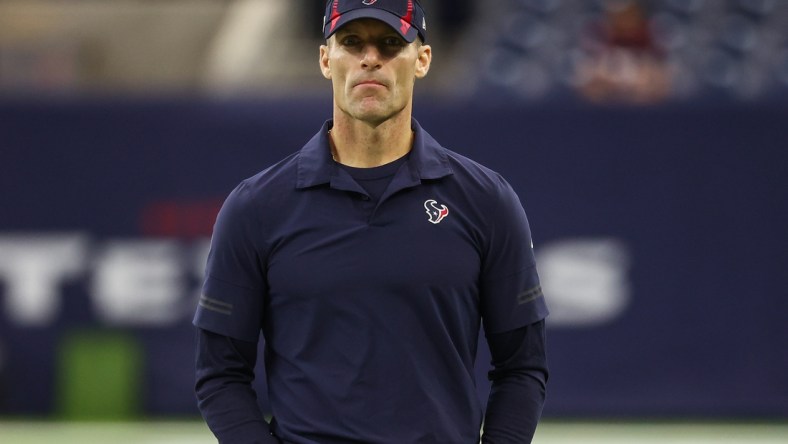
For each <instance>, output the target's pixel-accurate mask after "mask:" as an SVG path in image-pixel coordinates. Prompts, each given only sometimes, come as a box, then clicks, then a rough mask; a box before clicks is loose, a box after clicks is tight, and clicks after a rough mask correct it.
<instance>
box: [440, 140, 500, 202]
mask: <svg viewBox="0 0 788 444" xmlns="http://www.w3.org/2000/svg"><path fill="white" fill-rule="evenodd" d="M443 149H444V150H445V152H446V157H447V159H448V161H449V165H450V166H451V169H452V172H453V173H454V176H455V178H456V180H457V181H458V182H459V183H460V184H461V185H465V186H475V187H480V188H481V189H483V190H486V191H488V192H491V191H495V190H499V189H500V188H501V187H502V186H504V187H508V184H507V182H506V179H504V177H503V176H502V175H501V174H500V173H498V172H497V171H495V170H493V169H492V168H490V167H488V166H486V165H484V164H482V163H480V162H478V161H476V160H474V159H471V158H469V157H467V156H465V155H463V154H460V153H458V152H456V151H452V150H450V149H448V148H443Z"/></svg>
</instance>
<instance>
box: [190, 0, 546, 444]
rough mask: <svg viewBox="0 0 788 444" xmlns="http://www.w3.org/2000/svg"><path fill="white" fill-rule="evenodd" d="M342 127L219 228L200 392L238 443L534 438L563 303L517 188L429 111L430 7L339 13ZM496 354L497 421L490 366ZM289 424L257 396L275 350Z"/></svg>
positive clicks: (287, 165)
mask: <svg viewBox="0 0 788 444" xmlns="http://www.w3.org/2000/svg"><path fill="white" fill-rule="evenodd" d="M324 36H325V38H326V40H327V42H326V44H325V45H323V46H321V47H320V59H319V61H320V69H321V71H322V73H323V75H324V76H325V77H326V78H327V79H330V80H331V82H332V85H333V93H334V111H333V120H329V121H328V122H326V123H325V125H324V126H323V128H321V129H320V131H319V132H318V133H317V134H316V135H315V136H314V137H313V138H312V140H310V141H309V142H308V143H307V144H306V145H305V146H304V147H303V148H302V149H301V150H300V151H299V152H297V153H295V154H293V155H291V156H290V157H288V158H286V159H284V160H282V161H281V162H279V163H277V164H275V165H273V166H272V167H270V168H268V169H266V170H264V171H262V172H261V173H259V174H258V175H256V176H254V177H251V178H249V179H247V180H245V181H243V182H242V183H241V184H240V185H239V186H238V187H237V188H236V189H235V190H234V191H233V192H232V193H231V194H230V196H229V197H228V198H227V200H226V202H225V204H224V206H223V207H222V210H221V212H220V214H219V216H218V218H217V222H216V226H215V228H214V234H213V239H212V245H211V253H210V256H209V259H208V265H207V269H206V279H205V284H204V294H203V296H202V298H201V299H200V305H199V307H198V309H197V314H196V316H195V321H194V323H195V325H196V326H197V327H199V329H198V332H199V339H198V349H197V387H196V390H197V395H198V399H199V406H200V409H201V411H202V413H203V416H204V417H205V419H206V422H207V423H208V425H209V427H210V428H211V430H212V431H213V432H214V434H215V435H216V436H217V437H218V438H219V441H220V442H221V443H233V444H236V443H351V442H354V443H396V444H405V443H476V442H479V439H480V438H479V435H480V430H481V428H482V420H483V419H484V430H483V437H482V438H481V439H482V442H484V443H496V444H498V443H527V442H530V441H531V437H532V435H533V433H534V430H535V428H536V423H537V421H538V419H539V416H540V414H541V409H542V404H543V402H544V388H545V381H546V380H547V367H546V364H545V353H544V318H545V316H546V315H547V308H546V305H545V301H544V298H543V296H542V292H541V287H540V286H539V280H538V276H537V273H536V269H535V263H534V257H533V252H532V244H531V237H530V231H529V227H528V222H527V220H526V216H525V213H524V211H523V209H522V206H521V205H520V202H519V200H518V198H517V196H516V195H515V193H514V191H513V190H512V189H511V187H510V186H509V185H508V184H507V183H506V181H504V179H502V178H501V177H500V176H499V175H498V174H496V173H494V172H492V171H490V170H489V169H487V168H485V167H483V166H480V165H479V164H477V163H475V162H473V161H471V160H469V159H467V158H464V157H462V156H460V155H458V154H456V153H454V152H451V151H449V150H447V149H445V148H443V147H441V146H440V145H439V144H438V143H437V142H436V141H435V140H434V139H433V138H432V137H430V135H429V134H427V133H426V131H424V130H423V129H422V128H421V127H420V126H419V124H418V122H416V121H415V120H414V119H412V117H411V112H412V103H413V102H412V100H413V87H414V83H415V80H416V79H418V78H422V77H424V76H425V75H427V72H428V71H429V67H430V62H431V58H432V49H431V48H430V46H428V45H426V44H424V42H425V41H426V21H425V18H424V12H423V10H422V8H421V5H419V3H418V2H417V1H414V0H377V1H375V0H363V1H362V0H331V1H330V2H329V3H328V5H327V8H326V19H325V25H324ZM482 320H483V321H484V328H485V333H486V335H487V339H488V342H489V344H490V349H491V353H492V356H493V366H494V369H493V370H492V371H491V372H490V379H491V380H492V390H491V392H490V397H489V401H488V406H487V412H486V415H484V413H483V410H482V405H481V403H480V402H479V400H478V399H477V396H476V390H475V383H474V370H473V363H474V357H475V354H476V347H477V338H478V332H479V328H480V325H481V324H482ZM261 331H262V334H263V337H264V339H265V353H264V356H263V360H264V363H265V370H266V376H267V383H268V391H269V392H268V398H269V400H270V405H271V411H272V414H273V418H272V420H271V422H270V423H268V422H266V421H265V419H264V417H263V414H262V413H261V411H260V409H259V407H258V403H257V399H256V395H255V392H254V391H253V390H252V388H251V381H252V379H253V378H254V366H255V363H256V359H257V353H256V350H257V341H258V336H259V334H260V332H261Z"/></svg>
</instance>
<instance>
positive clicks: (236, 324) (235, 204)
mask: <svg viewBox="0 0 788 444" xmlns="http://www.w3.org/2000/svg"><path fill="white" fill-rule="evenodd" d="M264 250H265V249H264V248H263V242H262V239H261V234H260V229H259V222H258V218H257V213H256V212H255V205H254V201H253V200H252V198H251V194H250V192H249V190H248V188H247V186H246V185H245V183H242V184H241V185H239V186H238V187H237V188H236V189H235V190H233V192H232V193H230V195H229V196H228V197H227V199H226V200H225V202H224V205H222V209H221V210H220V211H219V215H218V216H217V219H216V224H215V225H214V229H213V236H212V237H211V249H210V253H209V254H208V262H207V265H206V268H205V281H204V283H203V291H202V295H201V296H200V300H199V303H198V306H197V312H196V314H195V316H194V321H193V323H194V325H195V326H197V327H200V328H203V329H205V330H209V331H212V332H214V333H218V334H222V335H225V336H229V337H232V338H235V339H240V340H244V341H254V342H256V341H257V340H258V336H259V334H260V327H261V319H262V316H263V305H264V304H263V301H264V299H265V295H266V293H267V291H266V284H265V277H264V273H263V265H264V264H263V259H262V258H263V257H264V254H263V252H264Z"/></svg>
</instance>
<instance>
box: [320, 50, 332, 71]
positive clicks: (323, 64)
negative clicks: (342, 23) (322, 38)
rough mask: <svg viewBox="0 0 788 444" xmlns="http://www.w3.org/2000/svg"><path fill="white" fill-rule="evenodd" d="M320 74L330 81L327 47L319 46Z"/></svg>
mask: <svg viewBox="0 0 788 444" xmlns="http://www.w3.org/2000/svg"><path fill="white" fill-rule="evenodd" d="M320 72H322V73H323V77H325V78H327V79H329V80H331V65H330V64H329V63H328V45H320Z"/></svg>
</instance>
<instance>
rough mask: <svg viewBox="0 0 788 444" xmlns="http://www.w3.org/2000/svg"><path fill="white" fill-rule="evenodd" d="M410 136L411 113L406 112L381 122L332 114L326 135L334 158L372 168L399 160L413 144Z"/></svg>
mask: <svg viewBox="0 0 788 444" xmlns="http://www.w3.org/2000/svg"><path fill="white" fill-rule="evenodd" d="M413 137H414V136H413V131H412V129H411V119H410V113H405V112H402V113H400V114H399V115H397V116H394V117H392V118H391V119H389V120H386V121H385V122H383V123H381V124H380V125H371V124H369V123H367V122H362V121H359V120H357V119H353V118H351V117H350V116H347V115H346V114H342V113H334V126H333V127H332V128H331V131H330V134H329V139H330V141H331V150H332V154H333V156H334V159H335V160H336V161H337V162H339V163H342V164H344V165H348V166H352V167H357V168H372V167H376V166H380V165H385V164H387V163H389V162H393V161H395V160H397V159H399V158H400V157H402V156H404V155H406V154H407V153H408V152H409V151H410V150H411V148H412V147H413Z"/></svg>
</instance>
